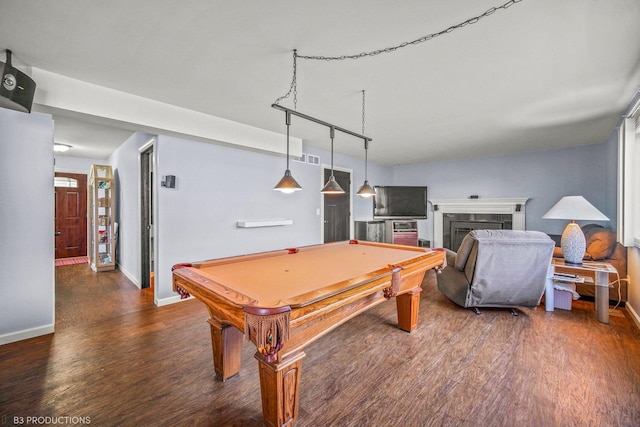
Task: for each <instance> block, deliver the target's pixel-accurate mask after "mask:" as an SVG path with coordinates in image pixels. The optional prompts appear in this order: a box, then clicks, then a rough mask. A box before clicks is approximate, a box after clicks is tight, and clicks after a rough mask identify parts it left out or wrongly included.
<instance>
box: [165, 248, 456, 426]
mask: <svg viewBox="0 0 640 427" xmlns="http://www.w3.org/2000/svg"><path fill="white" fill-rule="evenodd" d="M444 265H445V256H444V252H443V251H441V250H431V249H427V248H421V247H414V246H403V245H391V244H385V243H375V242H366V241H359V240H350V241H344V242H335V243H327V244H322V245H314V246H306V247H301V248H290V249H284V250H279V251H273V252H264V253H258V254H251V255H242V256H235V257H229V258H221V259H216V260H210V261H202V262H192V263H182V264H176V265H175V266H174V267H173V289H174V290H175V291H176V292H178V293H179V294H180V295H181V296H182V297H183V298H187V297H189V296H193V297H195V298H196V299H198V300H200V301H202V302H203V303H204V304H205V305H206V306H207V308H208V310H209V314H210V318H209V320H208V322H209V324H210V326H211V342H212V347H213V363H214V370H215V373H216V376H217V377H218V378H219V379H221V380H223V381H224V380H226V379H228V378H230V377H232V376H233V375H235V374H237V373H238V372H239V371H240V361H241V351H242V340H243V337H246V339H247V340H250V341H251V342H252V343H253V344H254V345H255V346H256V349H257V351H256V354H255V358H256V359H257V360H258V368H259V374H260V390H261V395H262V412H263V419H264V422H265V424H267V425H270V426H271V425H277V426H281V425H293V424H295V422H296V421H297V418H298V405H299V391H300V373H301V369H302V359H303V358H304V356H305V353H304V351H303V349H304V347H305V346H306V345H308V344H310V343H312V342H313V341H315V340H317V339H318V338H320V337H322V336H323V335H325V334H326V333H328V332H329V331H331V330H333V329H335V328H336V327H338V326H339V325H341V324H342V323H344V322H346V321H347V320H349V319H351V318H352V317H354V316H356V315H358V314H359V313H362V312H364V311H366V310H367V309H369V308H371V307H373V306H375V305H377V304H379V303H382V302H384V301H386V300H389V299H391V298H395V300H396V307H397V312H398V327H399V328H400V329H402V330H404V331H407V332H411V331H412V330H414V329H415V328H416V327H417V322H418V307H419V302H420V291H421V284H422V280H423V277H424V274H425V272H426V271H427V270H428V269H431V268H433V269H436V270H438V271H439V270H441V269H442V268H443V267H444Z"/></svg>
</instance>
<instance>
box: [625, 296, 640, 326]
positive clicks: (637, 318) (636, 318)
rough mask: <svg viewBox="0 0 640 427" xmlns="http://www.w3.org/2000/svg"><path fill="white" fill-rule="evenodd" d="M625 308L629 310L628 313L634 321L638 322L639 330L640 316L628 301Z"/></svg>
mask: <svg viewBox="0 0 640 427" xmlns="http://www.w3.org/2000/svg"><path fill="white" fill-rule="evenodd" d="M624 308H626V309H627V312H628V313H629V314H630V315H631V318H632V319H633V321H634V322H636V326H637V327H638V329H640V315H638V312H637V311H636V310H635V309H634V308H633V306H632V305H631V304H629V302H628V301H627V303H626V304H625V305H624Z"/></svg>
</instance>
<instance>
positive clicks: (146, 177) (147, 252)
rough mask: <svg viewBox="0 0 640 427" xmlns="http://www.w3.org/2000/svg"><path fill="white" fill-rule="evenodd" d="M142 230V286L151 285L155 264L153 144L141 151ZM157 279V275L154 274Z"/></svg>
mask: <svg viewBox="0 0 640 427" xmlns="http://www.w3.org/2000/svg"><path fill="white" fill-rule="evenodd" d="M140 186H141V189H142V190H141V192H140V197H141V200H140V208H141V212H140V219H141V224H140V230H141V233H142V235H141V244H142V245H141V250H140V255H141V256H142V258H141V266H140V267H141V274H142V277H141V278H140V285H141V287H142V288H148V287H150V286H151V276H152V273H153V272H154V266H153V259H154V255H153V248H154V244H153V146H150V147H149V148H147V149H145V150H144V151H142V152H141V153H140ZM154 281H155V276H154Z"/></svg>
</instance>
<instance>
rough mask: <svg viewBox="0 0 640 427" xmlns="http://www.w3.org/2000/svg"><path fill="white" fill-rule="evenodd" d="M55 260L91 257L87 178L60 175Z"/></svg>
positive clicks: (56, 188)
mask: <svg viewBox="0 0 640 427" xmlns="http://www.w3.org/2000/svg"><path fill="white" fill-rule="evenodd" d="M55 176H56V185H55V230H54V231H55V236H56V237H55V246H56V247H55V257H56V258H69V257H76V256H86V255H87V175H83V174H77V173H63V172H56V175H55Z"/></svg>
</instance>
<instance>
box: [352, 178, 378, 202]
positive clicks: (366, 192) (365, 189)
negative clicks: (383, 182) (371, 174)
mask: <svg viewBox="0 0 640 427" xmlns="http://www.w3.org/2000/svg"><path fill="white" fill-rule="evenodd" d="M356 194H357V195H358V196H360V197H364V198H367V197H371V196H375V195H376V191H375V190H374V189H373V187H371V186H370V185H369V181H367V180H366V179H365V180H364V184H362V187H360V189H359V190H358V192H357V193H356Z"/></svg>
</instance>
